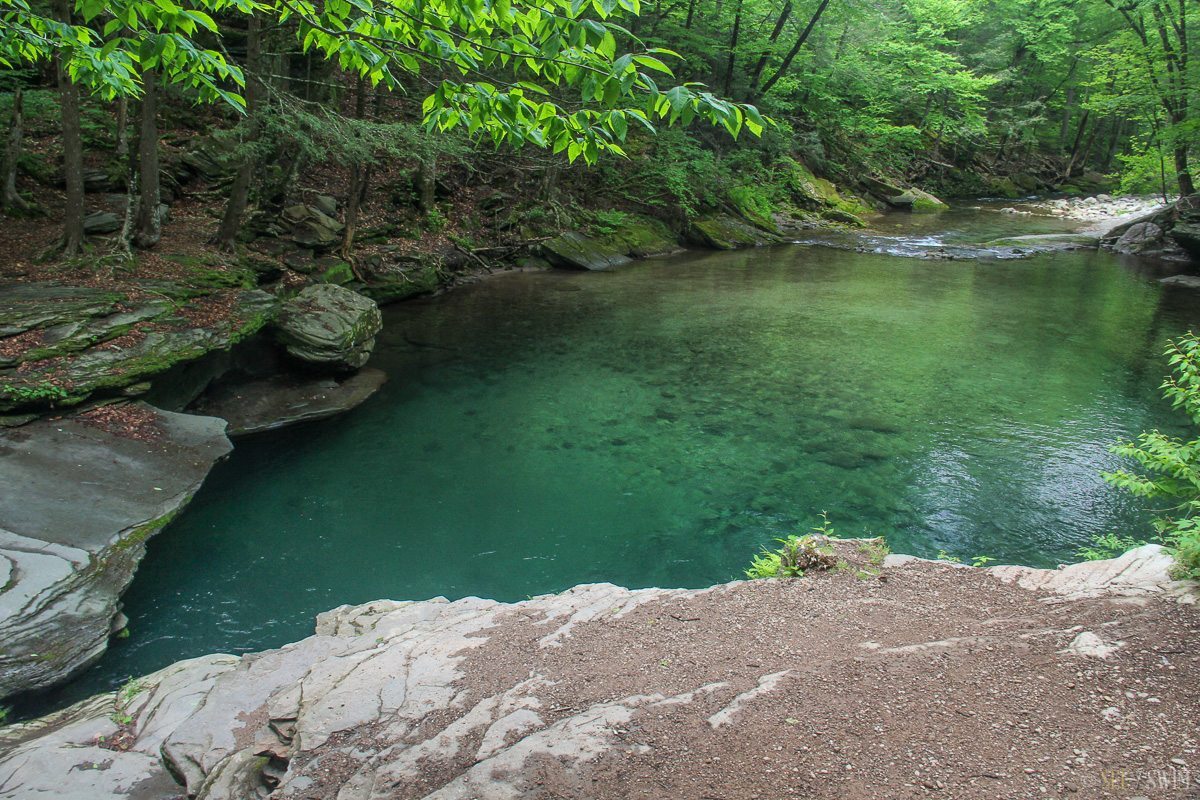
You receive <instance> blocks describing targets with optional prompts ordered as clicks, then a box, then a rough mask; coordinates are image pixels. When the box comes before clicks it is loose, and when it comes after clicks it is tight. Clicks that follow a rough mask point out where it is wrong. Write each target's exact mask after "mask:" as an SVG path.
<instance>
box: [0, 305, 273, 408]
mask: <svg viewBox="0 0 1200 800" xmlns="http://www.w3.org/2000/svg"><path fill="white" fill-rule="evenodd" d="M161 288H162V289H163V290H164V292H165V291H171V292H174V293H175V294H176V296H177V297H178V296H179V293H186V292H187V289H186V288H185V287H180V286H170V287H167V286H164V287H161ZM205 302H206V303H208V304H209V306H208V308H212V309H214V311H209V310H208V309H207V308H205V307H203V306H201V307H198V308H196V309H195V311H198V312H199V316H196V317H193V316H192V315H191V312H192V311H193V309H191V308H190V307H189V306H188V304H187V302H186V300H184V299H182V298H181V299H174V298H173V297H172V296H170V295H167V294H164V293H163V292H154V293H153V294H148V295H145V296H142V297H138V298H134V297H131V296H129V295H128V294H126V293H124V292H112V291H105V290H101V289H92V288H88V287H79V286H56V285H52V284H16V285H10V286H2V287H0V414H2V413H4V412H7V411H13V410H19V409H26V408H32V409H38V408H45V407H47V406H71V405H76V404H78V403H80V402H82V401H84V400H86V399H88V398H89V397H91V396H92V395H93V394H96V393H98V392H105V391H107V392H109V393H115V392H116V391H118V390H120V389H122V388H124V387H127V386H130V385H133V384H137V383H139V382H142V381H145V380H146V379H147V378H152V377H154V376H155V375H158V374H160V373H163V372H165V371H166V370H168V369H169V368H171V367H172V366H174V365H176V364H179V363H182V362H186V361H192V360H195V359H198V358H200V357H201V356H204V355H205V354H207V353H211V352H213V351H217V350H228V349H229V348H230V347H232V346H233V345H234V344H236V343H237V342H239V341H241V340H243V339H245V338H246V337H247V336H249V335H250V334H252V333H254V332H256V331H258V330H259V329H260V328H262V327H263V326H264V325H265V324H266V323H267V322H268V321H269V320H270V319H271V318H272V317H273V316H274V314H275V311H276V308H277V306H278V302H277V301H276V299H275V298H274V297H273V296H272V295H270V294H268V293H266V292H264V291H260V290H257V289H252V290H233V289H230V290H220V291H217V292H213V293H212V294H210V295H208V296H207V297H206V299H205Z"/></svg>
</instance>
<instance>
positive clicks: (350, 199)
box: [342, 75, 367, 268]
mask: <svg viewBox="0 0 1200 800" xmlns="http://www.w3.org/2000/svg"><path fill="white" fill-rule="evenodd" d="M366 114H367V82H366V80H364V79H363V77H362V76H361V75H360V76H359V77H358V86H357V87H356V88H355V92H354V116H355V118H357V119H362V118H363V117H365V116H366ZM366 188H367V166H366V165H365V164H360V163H358V162H357V161H355V162H354V164H353V165H352V166H351V168H350V190H349V191H348V192H347V193H346V228H345V233H344V234H343V238H342V258H344V259H346V260H347V261H349V262H350V265H351V268H353V266H354V261H353V259H352V257H351V252H352V251H353V250H354V233H355V231H356V230H357V229H358V207H359V204H361V203H362V201H363V196H364V195H365V194H366Z"/></svg>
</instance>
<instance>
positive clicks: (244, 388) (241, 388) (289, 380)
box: [193, 368, 387, 436]
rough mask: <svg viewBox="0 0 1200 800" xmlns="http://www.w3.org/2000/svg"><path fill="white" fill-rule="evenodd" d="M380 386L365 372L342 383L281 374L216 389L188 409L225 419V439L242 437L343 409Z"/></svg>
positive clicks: (374, 374)
mask: <svg viewBox="0 0 1200 800" xmlns="http://www.w3.org/2000/svg"><path fill="white" fill-rule="evenodd" d="M386 382H387V375H386V374H385V373H384V372H383V371H382V370H378V369H370V368H366V369H362V370H359V371H358V372H356V373H354V374H353V375H351V376H350V377H349V378H346V379H345V380H342V381H336V380H334V379H332V378H308V379H303V378H296V377H292V376H283V375H281V376H276V377H272V378H267V379H264V380H255V381H249V382H246V383H231V384H226V385H224V386H220V387H217V388H216V389H215V390H213V391H211V392H210V393H209V394H207V395H206V396H205V397H203V398H202V399H201V400H200V401H199V402H198V403H197V404H196V406H195V407H194V409H193V410H194V411H195V412H196V413H199V414H205V415H208V416H213V417H220V418H222V419H224V420H226V421H228V423H229V427H228V429H227V430H226V433H227V434H228V435H229V436H247V435H249V434H252V433H263V432H265V431H271V430H275V429H277V428H285V427H287V426H289V425H296V424H298V423H301V422H313V421H315V420H319V419H326V418H328V417H332V416H335V415H337V414H341V413H342V412H345V411H349V410H350V409H352V408H354V407H356V406H358V405H360V404H361V403H362V402H364V401H365V400H366V399H367V398H368V397H370V396H371V395H373V394H375V392H377V391H379V388H380V387H381V386H383V384H384V383H386Z"/></svg>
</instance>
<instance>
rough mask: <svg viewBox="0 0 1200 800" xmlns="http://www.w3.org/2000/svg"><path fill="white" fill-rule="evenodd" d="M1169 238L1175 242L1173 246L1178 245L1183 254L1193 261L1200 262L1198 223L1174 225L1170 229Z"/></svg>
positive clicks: (1199, 231)
mask: <svg viewBox="0 0 1200 800" xmlns="http://www.w3.org/2000/svg"><path fill="white" fill-rule="evenodd" d="M1170 236H1171V238H1172V239H1174V240H1175V244H1177V245H1179V247H1180V248H1181V249H1182V250H1183V251H1184V252H1185V253H1187V254H1188V255H1189V256H1191V257H1192V258H1193V259H1195V260H1197V261H1200V223H1197V222H1179V223H1176V225H1175V226H1174V227H1173V228H1171V233H1170Z"/></svg>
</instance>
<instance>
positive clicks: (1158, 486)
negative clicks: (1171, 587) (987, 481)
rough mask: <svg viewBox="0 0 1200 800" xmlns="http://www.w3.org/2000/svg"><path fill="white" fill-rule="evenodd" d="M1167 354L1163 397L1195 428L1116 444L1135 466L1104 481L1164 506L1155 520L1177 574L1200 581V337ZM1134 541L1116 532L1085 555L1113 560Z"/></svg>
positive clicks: (1176, 344)
mask: <svg viewBox="0 0 1200 800" xmlns="http://www.w3.org/2000/svg"><path fill="white" fill-rule="evenodd" d="M1164 355H1165V356H1166V358H1167V363H1168V365H1169V366H1170V367H1171V372H1172V374H1171V375H1169V376H1168V377H1167V378H1165V379H1164V380H1163V383H1162V385H1161V386H1160V388H1161V389H1162V392H1163V396H1164V397H1165V398H1166V399H1167V400H1169V401H1170V402H1171V405H1172V406H1173V407H1174V408H1175V409H1177V410H1179V411H1182V412H1183V413H1184V414H1185V415H1187V417H1188V419H1189V420H1190V422H1191V424H1192V427H1193V431H1192V433H1191V434H1190V435H1189V436H1188V438H1181V437H1177V436H1168V435H1166V434H1164V433H1162V432H1160V431H1157V430H1154V431H1147V432H1145V433H1142V434H1140V435H1139V436H1138V437H1137V439H1136V440H1135V441H1126V442H1120V443H1118V444H1116V445H1114V446H1113V448H1112V451H1113V452H1114V453H1116V454H1117V455H1119V456H1123V457H1125V458H1126V459H1128V461H1129V464H1130V467H1129V468H1128V469H1118V470H1115V471H1113V472H1106V473H1104V479H1105V480H1106V481H1108V483H1110V484H1111V485H1113V486H1115V487H1117V488H1118V489H1122V490H1124V491H1126V492H1129V493H1130V494H1132V495H1134V496H1135V497H1140V498H1143V499H1145V500H1147V501H1149V502H1153V503H1154V504H1155V506H1156V507H1157V508H1158V509H1160V510H1159V511H1158V514H1159V515H1158V516H1157V517H1155V518H1154V520H1153V522H1152V523H1151V524H1152V527H1153V529H1154V534H1155V536H1156V537H1157V539H1158V540H1159V541H1161V542H1162V543H1163V544H1164V545H1165V546H1166V547H1167V548H1168V549H1169V550H1170V551H1171V553H1172V555H1173V556H1174V558H1175V563H1176V568H1175V573H1174V574H1175V577H1177V578H1188V579H1193V580H1200V338H1198V337H1197V336H1196V334H1194V333H1192V332H1188V333H1187V334H1185V335H1184V336H1180V337H1179V338H1178V339H1173V340H1171V341H1169V342H1167V347H1166V351H1165V352H1164ZM1132 544H1137V541H1136V540H1135V539H1133V538H1130V537H1123V536H1118V535H1116V534H1110V535H1109V536H1107V537H1101V538H1100V539H1098V540H1097V541H1096V542H1095V543H1094V544H1093V546H1092V547H1091V548H1085V549H1084V551H1081V555H1083V557H1084V558H1088V557H1092V556H1095V557H1097V558H1107V557H1109V556H1108V555H1103V554H1106V553H1114V554H1115V552H1116V551H1117V550H1118V549H1119V550H1121V551H1122V552H1124V551H1125V550H1128V549H1129V547H1127V546H1126V545H1132Z"/></svg>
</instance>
